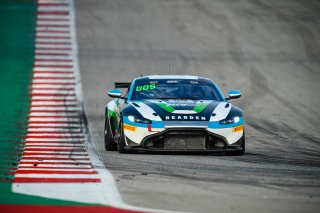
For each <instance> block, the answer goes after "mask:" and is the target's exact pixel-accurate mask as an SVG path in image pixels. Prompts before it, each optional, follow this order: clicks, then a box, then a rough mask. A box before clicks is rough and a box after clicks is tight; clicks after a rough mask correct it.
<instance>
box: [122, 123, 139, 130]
mask: <svg viewBox="0 0 320 213" xmlns="http://www.w3.org/2000/svg"><path fill="white" fill-rule="evenodd" d="M123 129H124V130H127V131H132V132H135V131H136V130H137V127H136V126H131V125H128V124H124V125H123Z"/></svg>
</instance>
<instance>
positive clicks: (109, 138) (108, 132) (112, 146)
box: [104, 117, 117, 151]
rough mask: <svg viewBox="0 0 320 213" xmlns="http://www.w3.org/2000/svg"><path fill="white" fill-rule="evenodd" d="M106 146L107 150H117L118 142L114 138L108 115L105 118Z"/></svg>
mask: <svg viewBox="0 0 320 213" xmlns="http://www.w3.org/2000/svg"><path fill="white" fill-rule="evenodd" d="M104 148H105V149H106V150H107V151H116V150H117V143H116V142H115V141H114V140H113V137H112V132H111V128H110V122H109V118H108V117H106V118H105V123H104Z"/></svg>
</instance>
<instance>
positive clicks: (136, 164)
mask: <svg viewBox="0 0 320 213" xmlns="http://www.w3.org/2000/svg"><path fill="white" fill-rule="evenodd" d="M319 10H320V2H319V1H316V0H308V1H298V0H282V1H278V0H268V1H264V0H242V1H238V0H207V1H203V0H201V1H196V0H177V1H174V0H130V1H125V0H114V1H107V0H100V1H98V0H77V1H76V15H77V33H78V35H77V36H78V44H79V55H80V70H81V75H82V83H83V89H84V96H85V97H84V98H85V110H86V115H87V118H88V121H89V128H90V131H91V136H92V138H93V142H94V144H95V146H96V148H97V149H98V152H99V154H100V156H101V158H102V160H103V162H104V163H105V166H106V167H107V168H108V169H109V170H110V171H111V172H112V174H113V175H114V177H115V178H116V180H117V186H118V189H119V190H120V192H121V195H122V197H123V199H124V201H125V202H127V203H128V204H132V205H137V206H143V207H152V208H159V209H170V210H180V211H193V212H260V213H261V212H268V213H269V212H317V210H319V208H320V134H319V128H320V116H319V102H320V101H319V100H320V93H319V90H320V84H319V82H320V13H319ZM169 64H170V66H171V74H191V75H200V76H204V77H209V78H211V79H213V80H214V81H215V82H216V83H217V84H218V86H220V87H221V89H222V91H223V92H224V94H226V93H227V91H228V90H229V89H239V90H241V91H242V93H243V97H242V98H241V99H240V100H234V101H232V103H233V104H235V105H236V106H239V107H240V108H242V109H243V111H244V113H245V119H246V136H247V152H246V155H245V156H219V155H197V154H192V155H163V154H159V155H154V154H118V152H106V151H105V150H104V148H103V126H104V107H105V104H106V103H107V102H109V101H110V98H107V95H106V91H107V90H108V89H111V88H113V82H114V81H130V80H131V79H133V78H134V77H137V76H140V74H143V75H148V74H169V70H168V66H169Z"/></svg>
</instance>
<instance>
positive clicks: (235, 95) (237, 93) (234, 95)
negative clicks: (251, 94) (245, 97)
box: [226, 90, 241, 100]
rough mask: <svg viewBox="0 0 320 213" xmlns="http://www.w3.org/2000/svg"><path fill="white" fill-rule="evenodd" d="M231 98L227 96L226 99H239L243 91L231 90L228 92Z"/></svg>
mask: <svg viewBox="0 0 320 213" xmlns="http://www.w3.org/2000/svg"><path fill="white" fill-rule="evenodd" d="M228 95H229V98H226V100H230V99H237V98H240V97H241V92H240V91H238V90H230V91H229V92H228Z"/></svg>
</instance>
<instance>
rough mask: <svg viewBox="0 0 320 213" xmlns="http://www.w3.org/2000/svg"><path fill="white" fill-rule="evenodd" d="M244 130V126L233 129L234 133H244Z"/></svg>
mask: <svg viewBox="0 0 320 213" xmlns="http://www.w3.org/2000/svg"><path fill="white" fill-rule="evenodd" d="M243 129H244V126H243V125H241V126H236V127H233V130H232V131H233V132H242V131H243Z"/></svg>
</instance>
